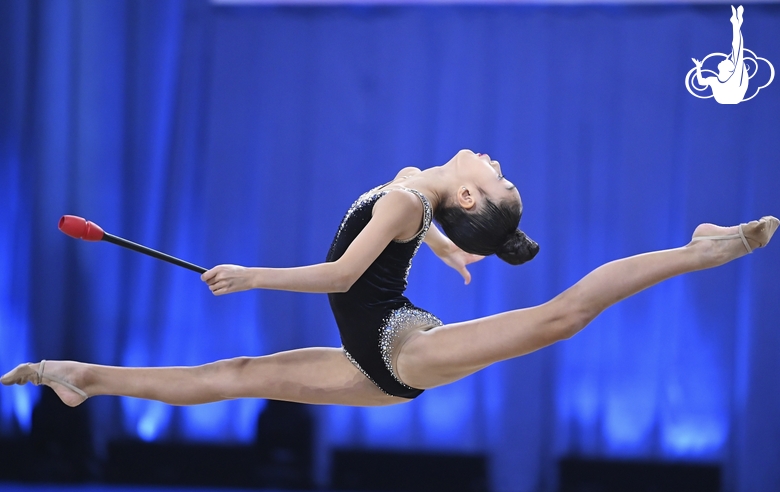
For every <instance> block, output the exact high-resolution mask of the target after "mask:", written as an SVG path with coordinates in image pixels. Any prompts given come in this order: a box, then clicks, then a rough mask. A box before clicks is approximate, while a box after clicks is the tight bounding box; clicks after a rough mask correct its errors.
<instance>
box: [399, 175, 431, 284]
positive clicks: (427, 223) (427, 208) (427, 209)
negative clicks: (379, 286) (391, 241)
mask: <svg viewBox="0 0 780 492" xmlns="http://www.w3.org/2000/svg"><path fill="white" fill-rule="evenodd" d="M404 189H405V190H406V191H411V192H412V193H414V194H415V195H417V196H418V197H419V198H420V200H421V201H422V203H423V226H422V229H421V230H420V232H419V234H418V235H416V236H414V237H413V238H411V239H407V240H406V241H396V242H399V243H408V242H410V241H412V240H413V239H416V240H417V244H416V245H415V247H414V252H413V253H412V257H411V258H409V263H408V264H407V265H406V273H404V282H406V281H407V279H408V278H409V271H410V270H411V269H412V258H414V257H415V255H417V251H418V250H419V249H420V245H422V243H423V239H425V235H426V234H427V233H428V229H430V227H431V219H432V218H433V210H432V207H431V203H430V202H429V201H428V199H427V198H425V195H423V194H422V193H420V192H419V191H417V190H413V189H411V188H404Z"/></svg>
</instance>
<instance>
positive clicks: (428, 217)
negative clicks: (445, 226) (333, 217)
mask: <svg viewBox="0 0 780 492" xmlns="http://www.w3.org/2000/svg"><path fill="white" fill-rule="evenodd" d="M382 186H386V185H381V186H377V187H375V188H372V189H370V190H368V191H367V192H365V193H363V194H362V195H360V197H358V199H357V200H355V201H354V202H353V203H352V205H351V206H350V207H349V209H348V210H347V213H346V214H345V215H344V218H343V219H342V220H341V224H340V225H339V230H338V231H336V238H335V239H334V241H333V244H336V241H338V238H339V236H341V232H342V231H343V230H344V226H345V225H346V223H347V221H348V220H349V218H350V217H351V216H352V214H353V213H355V210H357V209H359V208H360V207H362V206H363V205H366V204H367V203H369V202H370V201H372V199H374V198H375V197H377V196H379V197H380V198H381V197H382V196H384V195H385V194H386V193H387V192H388V191H392V190H382V191H375V190H376V189H377V188H381V187H382ZM403 189H404V190H406V191H409V192H411V193H414V194H415V195H417V197H418V198H419V199H420V201H422V203H423V225H422V229H420V232H419V233H417V234H416V235H415V236H414V237H411V238H409V239H407V240H404V241H401V240H393V242H396V243H409V242H411V241H415V240H416V241H417V244H416V245H415V247H414V252H413V253H412V256H411V258H409V263H408V264H407V265H406V272H405V273H404V282H406V281H407V280H408V278H409V271H410V270H411V269H412V258H414V256H415V255H416V254H417V251H418V250H419V249H420V246H421V245H422V242H423V239H425V235H426V234H427V233H428V229H430V227H431V221H432V219H433V209H432V207H431V202H429V201H428V199H427V198H425V195H423V194H422V193H420V192H419V191H417V190H413V189H412V188H403Z"/></svg>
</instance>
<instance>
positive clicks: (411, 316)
mask: <svg viewBox="0 0 780 492" xmlns="http://www.w3.org/2000/svg"><path fill="white" fill-rule="evenodd" d="M441 325H442V322H441V320H440V319H439V318H437V317H436V316H434V315H432V314H431V313H429V312H427V311H423V310H422V309H417V308H415V307H412V306H403V307H401V308H398V309H395V310H393V311H391V312H390V314H388V315H387V317H385V319H384V322H383V323H382V326H380V327H379V351H380V353H381V354H382V360H383V361H384V363H385V366H386V367H387V370H388V371H390V374H392V376H393V378H394V379H395V380H396V381H398V383H399V384H400V385H401V386H403V387H404V388H406V389H415V388H412V387H411V386H409V385H407V384H405V383H404V382H403V381H401V378H399V377H398V375H397V374H396V373H395V370H394V369H393V349H394V348H397V342H398V339H399V338H400V337H401V336H402V335H403V334H405V333H407V332H408V331H409V330H410V329H413V328H421V327H434V326H441ZM359 367H360V366H358V368H359ZM361 370H362V369H361ZM369 379H371V378H369Z"/></svg>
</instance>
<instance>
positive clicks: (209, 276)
mask: <svg viewBox="0 0 780 492" xmlns="http://www.w3.org/2000/svg"><path fill="white" fill-rule="evenodd" d="M221 266H222V265H217V266H215V267H214V268H212V269H211V270H208V271H206V272H204V273H203V275H201V276H200V279H201V280H203V281H204V282H206V283H207V284H209V285H210V284H211V282H212V281H214V279H215V277H216V276H217V274H218V273H219V272H220V270H221V268H220V267H221Z"/></svg>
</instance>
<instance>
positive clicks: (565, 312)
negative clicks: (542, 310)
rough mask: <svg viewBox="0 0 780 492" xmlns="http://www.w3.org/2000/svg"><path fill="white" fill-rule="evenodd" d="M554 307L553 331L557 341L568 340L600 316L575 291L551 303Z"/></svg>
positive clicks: (570, 291) (566, 292)
mask: <svg viewBox="0 0 780 492" xmlns="http://www.w3.org/2000/svg"><path fill="white" fill-rule="evenodd" d="M550 303H551V304H553V306H552V309H551V311H552V313H554V314H553V318H552V322H551V324H552V330H553V332H554V333H555V338H556V341H558V340H568V339H569V338H571V337H573V336H574V335H576V334H577V333H579V332H580V331H581V330H582V329H583V328H585V327H586V326H587V325H588V323H590V322H591V321H593V319H594V318H595V317H596V316H597V315H598V312H597V310H596V309H595V308H593V307H592V306H588V305H587V304H586V303H584V302H583V301H582V300H581V297H580V296H578V295H577V292H576V291H574V290H573V289H569V290H567V291H565V292H564V293H562V294H561V295H559V296H558V297H556V298H555V299H553V300H552V301H550Z"/></svg>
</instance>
